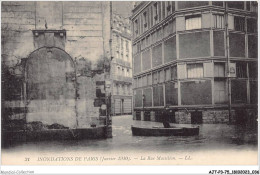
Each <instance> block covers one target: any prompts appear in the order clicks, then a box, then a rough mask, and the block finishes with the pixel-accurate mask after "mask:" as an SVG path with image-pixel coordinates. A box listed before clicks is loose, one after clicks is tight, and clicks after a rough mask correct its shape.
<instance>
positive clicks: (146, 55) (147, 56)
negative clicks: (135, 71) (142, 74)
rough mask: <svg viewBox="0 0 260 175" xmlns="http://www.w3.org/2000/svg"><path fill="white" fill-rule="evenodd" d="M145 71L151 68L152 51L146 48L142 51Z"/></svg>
mask: <svg viewBox="0 0 260 175" xmlns="http://www.w3.org/2000/svg"><path fill="white" fill-rule="evenodd" d="M142 59H143V71H145V70H148V69H151V52H150V50H146V51H144V52H143V53H142Z"/></svg>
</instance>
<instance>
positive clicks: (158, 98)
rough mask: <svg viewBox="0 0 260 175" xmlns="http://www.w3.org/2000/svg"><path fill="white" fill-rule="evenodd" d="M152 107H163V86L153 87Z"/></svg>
mask: <svg viewBox="0 0 260 175" xmlns="http://www.w3.org/2000/svg"><path fill="white" fill-rule="evenodd" d="M153 102H154V106H164V98H163V86H155V87H153Z"/></svg>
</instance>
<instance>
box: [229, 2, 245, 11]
mask: <svg viewBox="0 0 260 175" xmlns="http://www.w3.org/2000/svg"><path fill="white" fill-rule="evenodd" d="M228 7H229V8H235V9H242V10H244V1H229V2H228Z"/></svg>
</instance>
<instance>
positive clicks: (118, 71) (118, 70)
mask: <svg viewBox="0 0 260 175" xmlns="http://www.w3.org/2000/svg"><path fill="white" fill-rule="evenodd" d="M120 70H121V68H120V67H119V66H118V67H117V74H118V75H119V74H120V73H121V71H120Z"/></svg>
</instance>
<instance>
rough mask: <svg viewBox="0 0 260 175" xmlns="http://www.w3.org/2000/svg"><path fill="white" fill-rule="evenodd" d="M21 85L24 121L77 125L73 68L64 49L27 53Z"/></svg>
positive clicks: (39, 50)
mask: <svg viewBox="0 0 260 175" xmlns="http://www.w3.org/2000/svg"><path fill="white" fill-rule="evenodd" d="M25 82H26V84H25V86H26V88H25V89H26V91H25V92H24V93H25V100H26V106H27V109H28V111H27V114H26V119H27V122H32V121H40V122H42V123H44V124H48V125H51V124H54V123H58V124H61V125H64V126H68V127H72V128H73V127H76V126H77V120H76V106H75V105H76V103H75V101H76V100H75V99H76V86H75V83H76V80H75V66H74V63H73V60H72V59H71V57H70V56H69V55H68V54H67V53H66V52H65V51H64V50H61V49H59V48H55V47H51V48H48V47H42V48H40V49H37V50H35V51H34V52H33V53H31V54H30V56H29V57H28V59H27V61H26V65H25Z"/></svg>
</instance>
